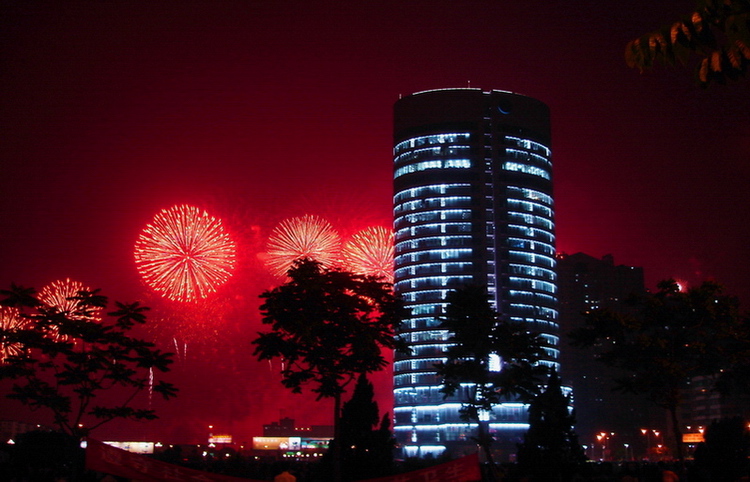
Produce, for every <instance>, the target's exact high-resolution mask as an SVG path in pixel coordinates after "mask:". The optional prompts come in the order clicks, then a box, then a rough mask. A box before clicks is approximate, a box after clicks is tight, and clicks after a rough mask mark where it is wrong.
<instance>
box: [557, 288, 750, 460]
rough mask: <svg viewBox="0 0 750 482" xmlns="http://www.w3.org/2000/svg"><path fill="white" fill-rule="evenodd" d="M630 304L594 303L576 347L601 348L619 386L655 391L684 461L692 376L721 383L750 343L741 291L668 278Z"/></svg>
mask: <svg viewBox="0 0 750 482" xmlns="http://www.w3.org/2000/svg"><path fill="white" fill-rule="evenodd" d="M627 305H628V306H627V309H628V311H617V312H616V311H612V310H605V309H600V310H595V311H593V312H591V313H590V314H588V315H587V316H586V324H585V326H583V327H582V328H580V329H577V330H575V331H573V332H572V333H571V337H572V339H573V341H574V343H573V344H574V346H584V347H586V346H595V345H597V346H598V347H599V348H600V352H599V353H600V354H599V358H598V359H599V361H601V362H602V363H604V364H606V365H608V366H611V367H615V368H619V369H621V370H622V371H623V373H624V375H623V376H622V377H620V378H618V379H616V380H614V381H613V382H614V384H615V387H616V388H617V389H619V390H623V391H628V392H632V393H637V394H638V393H639V394H644V395H646V396H648V398H649V400H650V401H652V402H653V403H655V404H656V405H657V406H659V407H661V408H663V409H665V410H666V411H667V412H668V414H669V418H670V421H671V425H672V433H673V435H674V445H675V447H676V450H677V456H678V458H679V459H680V460H683V451H682V431H681V429H680V423H679V419H678V415H679V412H680V407H681V404H682V401H683V397H684V392H685V390H686V388H687V387H688V383H689V381H690V379H691V378H693V377H696V376H704V377H707V378H708V379H710V380H713V381H714V382H715V383H716V386H717V387H718V386H720V384H719V382H720V381H722V380H723V379H724V377H725V376H726V375H729V374H731V373H732V372H734V369H735V367H736V363H737V362H738V360H741V359H743V358H745V356H746V355H747V354H748V346H750V331H749V330H748V324H747V322H746V320H744V319H743V318H742V317H740V316H739V303H738V301H737V299H736V298H734V297H731V296H727V295H725V294H724V293H723V290H722V288H721V286H720V285H718V284H717V283H714V282H705V283H703V284H702V285H700V286H699V287H697V288H692V289H689V290H688V291H687V292H680V290H679V287H678V286H677V283H675V282H674V280H667V281H662V282H661V283H659V285H658V291H657V292H656V293H654V294H653V295H647V296H645V297H638V298H634V299H632V300H630V301H629V302H628V303H627Z"/></svg>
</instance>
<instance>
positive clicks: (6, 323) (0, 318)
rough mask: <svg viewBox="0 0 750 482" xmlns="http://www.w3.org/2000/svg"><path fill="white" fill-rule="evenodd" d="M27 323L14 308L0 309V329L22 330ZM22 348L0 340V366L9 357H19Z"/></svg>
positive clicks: (5, 307) (18, 344) (17, 344)
mask: <svg viewBox="0 0 750 482" xmlns="http://www.w3.org/2000/svg"><path fill="white" fill-rule="evenodd" d="M27 323H28V320H27V319H26V318H23V317H22V316H21V312H20V311H18V310H17V309H16V308H11V307H9V306H3V307H0V328H2V329H3V330H7V331H15V330H20V329H23V328H24V326H26V324H27ZM22 352H23V347H22V346H21V344H20V343H10V342H8V341H6V340H5V339H2V338H0V364H2V363H3V362H4V361H5V359H6V358H8V357H10V356H15V355H20V354H21V353H22Z"/></svg>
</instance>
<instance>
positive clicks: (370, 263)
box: [341, 226, 393, 283]
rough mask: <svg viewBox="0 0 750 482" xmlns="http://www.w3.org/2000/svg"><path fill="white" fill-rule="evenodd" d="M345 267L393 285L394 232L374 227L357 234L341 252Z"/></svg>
mask: <svg viewBox="0 0 750 482" xmlns="http://www.w3.org/2000/svg"><path fill="white" fill-rule="evenodd" d="M341 258H342V260H343V267H344V269H346V270H347V271H351V272H353V273H357V274H362V275H367V276H376V277H379V278H383V279H384V280H385V281H387V282H388V283H393V232H392V231H391V230H389V229H386V228H383V227H380V226H373V227H370V228H367V229H363V230H362V231H359V232H357V233H355V234H354V235H353V236H352V237H351V238H349V240H348V241H347V242H346V244H344V247H343V249H342V250H341Z"/></svg>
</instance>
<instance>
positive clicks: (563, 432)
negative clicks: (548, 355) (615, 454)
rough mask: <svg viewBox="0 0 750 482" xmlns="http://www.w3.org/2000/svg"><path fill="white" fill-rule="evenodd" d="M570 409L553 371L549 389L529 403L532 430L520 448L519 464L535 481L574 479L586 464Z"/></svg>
mask: <svg viewBox="0 0 750 482" xmlns="http://www.w3.org/2000/svg"><path fill="white" fill-rule="evenodd" d="M570 406H571V403H570V397H569V396H566V395H565V394H563V391H562V387H561V386H560V377H559V376H558V375H557V371H553V372H552V373H551V374H550V377H549V380H548V381H547V388H546V389H545V390H544V392H542V393H540V394H539V395H537V396H536V397H535V398H534V399H533V400H532V401H531V403H530V404H529V430H528V431H527V432H526V434H525V436H524V441H523V443H522V444H519V446H518V463H519V465H520V466H521V468H522V470H523V472H524V473H526V474H529V475H531V476H532V477H533V480H539V481H547V480H571V479H572V478H573V477H574V476H575V475H576V473H577V472H578V470H579V469H580V468H581V467H582V464H583V463H584V462H585V461H586V456H585V455H584V452H583V448H582V447H581V445H580V444H579V443H578V436H577V435H576V433H575V431H574V430H573V427H574V425H575V415H574V414H573V413H571V411H570ZM542 461H543V463H540V462H542Z"/></svg>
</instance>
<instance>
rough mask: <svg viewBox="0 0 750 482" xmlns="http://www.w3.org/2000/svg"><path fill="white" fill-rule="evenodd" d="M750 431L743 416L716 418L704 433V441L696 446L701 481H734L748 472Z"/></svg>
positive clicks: (697, 465) (697, 466)
mask: <svg viewBox="0 0 750 482" xmlns="http://www.w3.org/2000/svg"><path fill="white" fill-rule="evenodd" d="M748 453H750V432H748V429H747V426H746V424H745V422H744V420H742V418H741V417H731V418H723V419H721V420H714V421H713V422H712V423H711V425H709V426H708V428H707V429H706V433H705V442H701V443H700V444H698V447H697V448H696V449H695V467H696V470H698V471H700V472H701V475H702V476H703V477H704V479H702V480H712V481H717V482H725V481H726V482H731V481H734V480H741V477H742V476H744V475H747V474H748V460H747V456H748Z"/></svg>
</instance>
